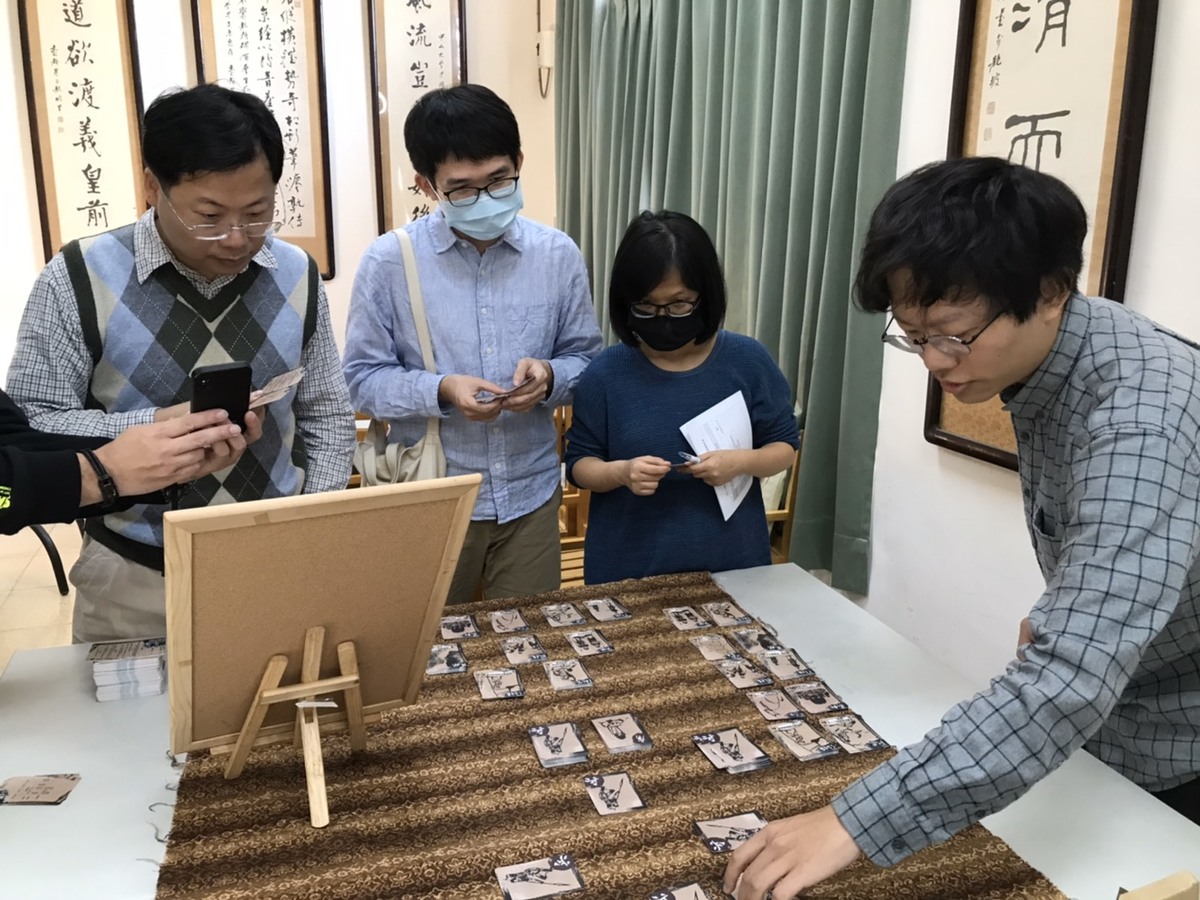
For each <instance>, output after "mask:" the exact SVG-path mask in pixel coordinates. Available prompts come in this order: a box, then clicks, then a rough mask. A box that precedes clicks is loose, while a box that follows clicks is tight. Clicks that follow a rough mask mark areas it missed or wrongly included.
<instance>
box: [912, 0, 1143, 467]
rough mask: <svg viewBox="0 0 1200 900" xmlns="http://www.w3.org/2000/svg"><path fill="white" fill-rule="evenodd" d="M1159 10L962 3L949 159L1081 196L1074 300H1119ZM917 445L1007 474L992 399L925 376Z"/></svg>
mask: <svg viewBox="0 0 1200 900" xmlns="http://www.w3.org/2000/svg"><path fill="white" fill-rule="evenodd" d="M1157 18H1158V0H1136V2H1135V0H1087V2H1086V3H1084V2H1076V3H1071V2H1070V0H962V2H961V5H960V9H959V30H958V53H957V58H956V61H955V75H954V92H953V97H952V101H951V120H950V138H949V146H948V148H947V155H948V156H949V157H956V156H963V155H966V156H983V155H989V156H1000V157H1005V158H1007V159H1009V160H1011V161H1013V162H1018V163H1021V164H1023V165H1027V166H1031V167H1033V168H1035V169H1038V170H1039V171H1043V172H1048V173H1050V174H1051V175H1054V176H1056V177H1058V178H1061V179H1062V180H1063V181H1065V182H1066V183H1067V184H1068V185H1070V187H1071V188H1072V189H1073V190H1074V191H1075V193H1076V194H1078V195H1079V198H1080V199H1081V200H1082V201H1083V206H1084V209H1085V210H1087V214H1088V222H1089V223H1090V227H1089V230H1088V235H1087V237H1086V239H1085V242H1084V265H1083V271H1082V272H1081V273H1080V278H1079V289H1080V290H1081V291H1082V292H1083V293H1085V294H1088V295H1089V296H1104V297H1108V298H1109V299H1112V300H1117V301H1120V300H1122V299H1123V295H1124V289H1125V277H1126V271H1127V267H1128V262H1129V244H1130V238H1131V235H1132V232H1133V212H1134V203H1135V199H1136V197H1137V182H1138V171H1139V168H1140V166H1141V156H1142V136H1143V133H1144V131H1145V122H1146V105H1147V100H1148V97H1149V92H1150V66H1151V61H1152V59H1153V55H1154V31H1155V24H1156V21H1157ZM925 438H926V440H928V441H930V442H931V443H933V444H937V445H939V446H942V447H948V448H950V449H952V450H957V451H960V452H962V453H966V454H968V455H970V456H974V457H977V458H979V459H983V460H987V461H988V462H992V463H996V464H997V465H1001V466H1005V467H1007V468H1010V469H1016V468H1017V458H1016V438H1015V436H1014V434H1013V429H1012V421H1011V419H1010V417H1009V415H1008V413H1006V412H1005V411H1004V410H1003V408H1002V407H1001V404H1000V400H999V398H994V399H993V400H991V401H989V402H987V403H983V404H976V405H967V404H963V403H960V402H959V401H957V400H955V399H954V398H953V397H949V396H946V395H945V394H943V392H942V390H941V389H940V388H939V387H938V385H937V382H936V381H934V380H933V378H932V377H931V378H930V379H929V389H928V393H927V395H926V402H925Z"/></svg>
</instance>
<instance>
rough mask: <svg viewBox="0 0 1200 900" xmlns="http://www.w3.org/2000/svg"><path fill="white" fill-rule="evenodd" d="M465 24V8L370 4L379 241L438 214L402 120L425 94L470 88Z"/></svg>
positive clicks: (426, 0)
mask: <svg viewBox="0 0 1200 900" xmlns="http://www.w3.org/2000/svg"><path fill="white" fill-rule="evenodd" d="M465 21H466V13H465V11H464V10H463V0H422V4H421V5H420V7H419V8H414V7H413V5H412V4H411V3H407V2H401V0H367V27H368V29H369V32H370V45H371V95H372V97H373V98H374V100H375V116H374V129H373V130H374V134H375V201H376V207H377V209H378V211H379V233H380V234H383V233H384V232H385V231H390V230H391V229H393V228H397V227H399V226H401V225H404V224H406V223H408V222H411V221H413V220H414V219H417V218H420V217H421V216H424V215H428V214H429V212H430V211H431V209H432V208H431V206H430V205H429V200H428V198H426V197H425V196H424V195H423V194H421V192H420V191H418V190H417V189H416V186H415V184H414V182H413V177H414V174H415V173H414V172H413V168H412V164H411V163H410V162H409V160H408V152H407V151H406V150H405V148H404V119H405V117H406V116H407V115H408V111H409V109H411V108H412V105H413V103H415V102H416V100H417V98H418V97H420V96H421V95H422V94H424V93H426V92H427V91H430V90H433V89H434V88H441V87H450V86H451V85H455V84H461V83H463V82H465V81H466V80H467V37H466V29H465V26H464V22H465ZM430 23H436V24H435V25H434V27H433V28H431V27H430Z"/></svg>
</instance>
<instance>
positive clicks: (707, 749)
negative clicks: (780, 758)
mask: <svg viewBox="0 0 1200 900" xmlns="http://www.w3.org/2000/svg"><path fill="white" fill-rule="evenodd" d="M692 743H694V744H695V745H696V746H697V747H698V748H699V749H700V752H701V753H703V754H704V755H705V756H706V757H708V761H709V762H710V763H712V764H713V766H715V767H716V768H718V769H720V770H722V771H724V772H728V773H730V774H731V775H740V774H741V773H742V772H754V771H757V770H758V769H765V768H766V767H767V766H769V765H770V764H771V757H769V756H767V754H766V753H764V752H763V750H762V748H760V747H759V746H758V745H757V744H755V743H754V741H752V740H750V738H748V737H746V735H744V734H742V730H741V729H740V728H726V729H725V730H724V731H706V732H705V733H704V734H694V735H692Z"/></svg>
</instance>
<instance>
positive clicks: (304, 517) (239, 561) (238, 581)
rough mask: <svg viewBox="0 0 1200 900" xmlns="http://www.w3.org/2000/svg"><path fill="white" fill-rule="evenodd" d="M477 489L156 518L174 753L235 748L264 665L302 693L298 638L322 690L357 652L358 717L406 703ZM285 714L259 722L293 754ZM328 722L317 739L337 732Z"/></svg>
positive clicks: (471, 484) (419, 489)
mask: <svg viewBox="0 0 1200 900" xmlns="http://www.w3.org/2000/svg"><path fill="white" fill-rule="evenodd" d="M479 481H480V479H479V476H477V475H470V476H462V477H459V478H444V479H436V480H432V481H425V482H417V483H414V484H403V485H392V486H387V487H376V488H361V489H358V490H350V491H338V492H333V493H328V494H314V495H307V496H301V497H285V498H279V499H275V500H260V501H255V502H251V503H239V504H230V505H228V506H216V507H208V508H205V509H196V510H180V511H177V512H172V513H167V514H166V515H165V516H164V522H165V527H164V539H165V550H166V578H167V632H168V637H167V643H168V647H167V650H168V656H167V663H168V668H169V681H168V690H169V692H170V708H171V742H172V751H173V752H175V753H181V752H184V751H188V750H197V749H202V748H205V747H214V746H218V745H224V744H228V743H231V742H232V741H233V740H235V739H236V737H237V733H238V732H239V731H240V730H241V727H242V722H243V721H244V719H245V716H246V711H247V710H248V709H249V708H250V705H251V702H252V700H253V699H254V696H255V693H256V691H257V689H258V685H259V680H260V679H261V677H262V673H263V669H264V668H265V666H266V664H267V660H268V659H269V658H270V657H271V656H273V655H275V654H284V655H286V656H287V657H288V659H289V663H288V668H287V671H286V673H285V675H284V678H283V684H285V685H287V684H293V683H295V682H297V681H298V680H299V675H300V659H301V655H302V651H303V647H304V635H305V631H306V630H307V629H308V628H310V627H312V626H315V625H321V626H324V627H325V630H326V635H325V644H324V654H323V657H322V661H321V677H322V678H324V677H331V676H334V675H336V674H338V672H339V669H338V665H337V652H336V648H337V645H338V643H340V642H342V641H354V643H355V647H356V650H357V654H358V665H359V671H360V673H361V675H362V690H363V706H364V710H365V711H366V712H368V713H371V712H378V711H381V710H384V709H390V708H392V707H395V706H400V705H404V704H407V703H411V702H413V700H415V699H416V696H417V693H418V691H419V690H420V686H421V681H422V678H423V677H424V671H425V664H426V662H427V660H428V657H429V648H430V645H431V644H432V643H433V641H434V638H435V635H436V631H437V623H438V619H439V617H440V616H441V611H442V606H443V604H444V603H445V598H446V593H447V592H448V590H449V587H450V580H451V578H452V577H453V574H454V569H455V566H456V565H457V563H458V556H459V552H460V551H461V549H462V542H463V539H464V537H465V535H466V529H467V525H468V524H469V522H470V517H471V510H472V508H473V507H474V504H475V497H476V495H477V493H478V490H479V487H478V486H479ZM294 717H295V710H294V709H292V708H290V707H289V706H288V705H287V704H278V705H277V706H275V707H273V708H272V710H271V712H270V713H269V714H268V718H267V720H266V725H265V727H264V729H263V731H262V734H263V736H264V738H265V740H266V741H271V740H290V739H291V733H292V722H293V720H294ZM344 721H345V715H344V713H342V712H341V711H337V712H335V713H332V714H330V715H328V716H322V727H336V726H338V725H340V724H343V723H344Z"/></svg>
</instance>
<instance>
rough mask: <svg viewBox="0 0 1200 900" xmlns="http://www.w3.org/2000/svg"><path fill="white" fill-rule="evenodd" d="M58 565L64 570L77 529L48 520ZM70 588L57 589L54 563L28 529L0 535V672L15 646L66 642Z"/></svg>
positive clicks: (73, 552)
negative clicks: (67, 591) (66, 590)
mask: <svg viewBox="0 0 1200 900" xmlns="http://www.w3.org/2000/svg"><path fill="white" fill-rule="evenodd" d="M46 530H47V531H49V532H50V536H51V537H52V538H54V543H55V544H56V545H57V546H58V553H59V555H60V556H61V557H62V561H63V566H64V567H65V568H66V569H67V570H70V568H71V564H72V563H74V562H75V557H76V556H78V555H79V529H78V528H77V527H76V526H75V524H74V523H72V524H69V525H48V526H46ZM74 602H75V591H74V589H72V590H71V593H70V594H68V595H67V596H66V597H62V596H60V595H59V593H58V587H57V586H56V584H55V582H54V569H52V568H51V566H50V557H49V556H47V555H46V551H45V550H44V549H43V548H42V544H41V542H40V541H39V540H38V539H37V535H35V534H34V533H33V532H32V531H31V530H30V529H28V528H25V529H23V530H21V531H19V532H18V533H17V534H14V535H0V672H3V671H4V669H5V668H6V667H7V666H8V661H9V659H11V658H12V655H13V653H14V652H15V651H17V650H21V649H24V648H26V647H55V646H58V645H59V644H69V643H71V608H72V606H73V605H74Z"/></svg>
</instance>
